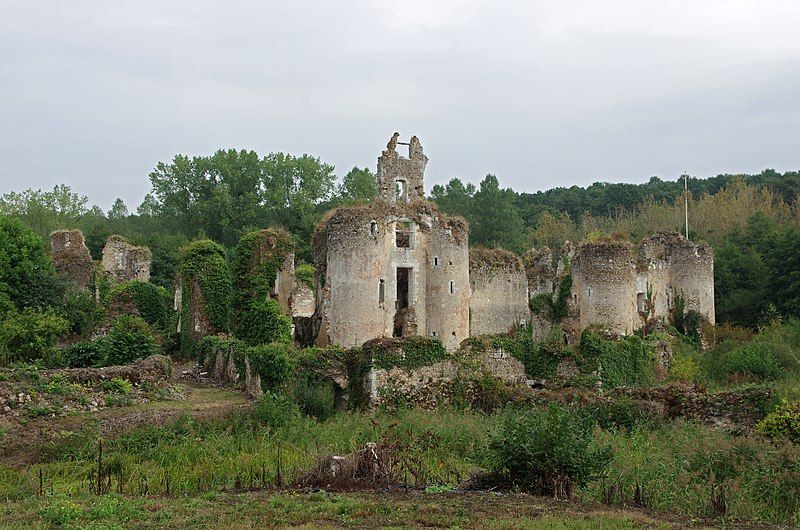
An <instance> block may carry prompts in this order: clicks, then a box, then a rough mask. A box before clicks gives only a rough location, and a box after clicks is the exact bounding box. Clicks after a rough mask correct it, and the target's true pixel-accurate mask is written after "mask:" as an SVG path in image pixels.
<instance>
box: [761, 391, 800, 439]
mask: <svg viewBox="0 0 800 530" xmlns="http://www.w3.org/2000/svg"><path fill="white" fill-rule="evenodd" d="M758 432H760V433H761V434H763V435H765V436H769V437H770V438H774V439H776V440H779V439H785V440H790V441H791V442H792V443H795V444H800V402H796V403H790V402H789V401H787V400H785V399H784V400H783V401H782V402H781V404H780V405H778V406H777V407H776V408H775V410H773V411H772V412H770V413H769V414H767V417H766V418H764V419H763V420H761V422H760V423H759V424H758Z"/></svg>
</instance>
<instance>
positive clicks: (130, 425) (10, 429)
mask: <svg viewBox="0 0 800 530" xmlns="http://www.w3.org/2000/svg"><path fill="white" fill-rule="evenodd" d="M181 384H182V385H184V388H185V398H184V399H180V400H168V401H151V402H149V403H144V404H140V405H132V406H127V407H119V408H109V409H103V410H100V411H97V412H78V413H74V414H68V415H65V416H57V417H55V418H49V417H46V418H36V419H24V418H20V419H18V420H15V421H9V420H0V433H4V434H3V435H2V436H1V437H0V440H2V449H0V459H2V462H3V464H5V465H10V466H21V465H26V464H32V463H36V462H38V461H41V460H42V459H44V458H46V456H47V455H48V454H49V453H51V452H52V450H53V448H54V447H55V446H56V445H57V444H60V443H63V442H64V441H65V440H66V439H68V438H70V437H76V436H78V437H81V438H83V439H85V438H86V437H87V436H94V437H97V436H100V437H103V438H113V437H115V436H119V435H120V434H122V433H124V432H126V431H130V430H132V429H136V428H139V427H144V426H147V425H164V424H166V423H169V422H171V421H174V420H176V419H178V418H180V417H182V416H184V415H188V416H190V417H192V418H195V419H200V420H209V419H215V418H223V417H226V416H229V415H230V414H232V413H233V412H235V411H238V410H243V409H245V408H247V407H249V406H251V404H252V402H251V401H250V400H248V399H247V398H246V397H245V396H244V395H243V394H242V393H241V392H238V391H236V390H233V389H227V388H216V387H207V386H200V385H195V384H187V383H186V381H182V382H181Z"/></svg>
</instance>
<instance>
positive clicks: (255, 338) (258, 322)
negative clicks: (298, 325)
mask: <svg viewBox="0 0 800 530" xmlns="http://www.w3.org/2000/svg"><path fill="white" fill-rule="evenodd" d="M247 304H248V305H247V307H246V308H244V309H243V310H241V311H237V312H236V314H237V316H236V319H235V327H234V334H235V335H236V336H237V337H239V338H241V339H242V340H244V341H245V342H247V343H248V344H250V345H258V344H266V343H269V342H284V343H289V342H291V340H292V320H291V319H290V318H289V317H287V316H286V315H284V314H283V313H281V308H280V306H279V305H278V302H277V301H275V300H273V299H272V298H253V299H251V300H249V301H248V302H247Z"/></svg>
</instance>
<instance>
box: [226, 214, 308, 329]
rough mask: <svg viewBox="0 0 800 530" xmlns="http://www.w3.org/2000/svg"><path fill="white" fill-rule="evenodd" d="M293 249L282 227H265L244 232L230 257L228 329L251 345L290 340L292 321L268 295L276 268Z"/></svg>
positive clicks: (270, 294)
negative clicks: (231, 277)
mask: <svg viewBox="0 0 800 530" xmlns="http://www.w3.org/2000/svg"><path fill="white" fill-rule="evenodd" d="M293 250H294V241H293V240H292V236H291V235H290V234H289V233H288V232H286V231H285V230H278V229H267V230H260V231H257V232H250V233H248V234H245V235H244V236H243V237H242V238H241V239H240V240H239V243H238V244H237V245H236V248H235V249H234V251H233V257H232V259H231V272H232V274H233V278H234V285H233V287H234V292H233V306H234V307H236V311H234V312H233V313H232V320H231V324H232V325H231V329H232V330H233V332H234V334H235V335H236V336H237V337H238V338H240V339H242V340H243V341H245V342H247V343H248V344H251V345H256V344H266V343H270V342H284V343H288V342H290V341H291V328H292V323H291V320H290V319H289V317H287V316H286V315H284V314H283V313H282V312H281V308H280V306H279V305H278V302H277V301H276V300H274V299H273V298H272V293H273V292H274V291H275V281H276V279H277V276H278V270H279V269H280V268H281V266H282V265H283V263H284V260H285V259H286V256H287V255H288V254H289V253H291V252H292V251H293Z"/></svg>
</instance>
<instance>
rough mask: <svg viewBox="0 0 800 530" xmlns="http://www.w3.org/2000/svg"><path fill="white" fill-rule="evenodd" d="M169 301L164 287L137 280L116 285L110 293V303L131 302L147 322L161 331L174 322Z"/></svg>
mask: <svg viewBox="0 0 800 530" xmlns="http://www.w3.org/2000/svg"><path fill="white" fill-rule="evenodd" d="M169 299H170V295H169V293H168V292H167V290H166V289H164V288H163V287H160V286H157V285H153V284H152V283H147V282H140V281H136V280H133V281H128V282H123V283H120V284H116V285H114V286H113V287H112V288H111V292H110V293H109V300H110V303H113V302H115V301H116V302H122V303H125V302H126V301H127V300H130V301H131V302H132V303H133V304H134V306H135V307H136V310H137V311H138V312H139V315H140V316H141V317H142V318H143V319H144V320H145V322H147V323H148V324H150V325H152V326H155V327H156V328H158V329H160V330H166V329H167V328H168V327H169V326H168V325H169V324H171V321H172V309H171V308H170V301H169Z"/></svg>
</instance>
